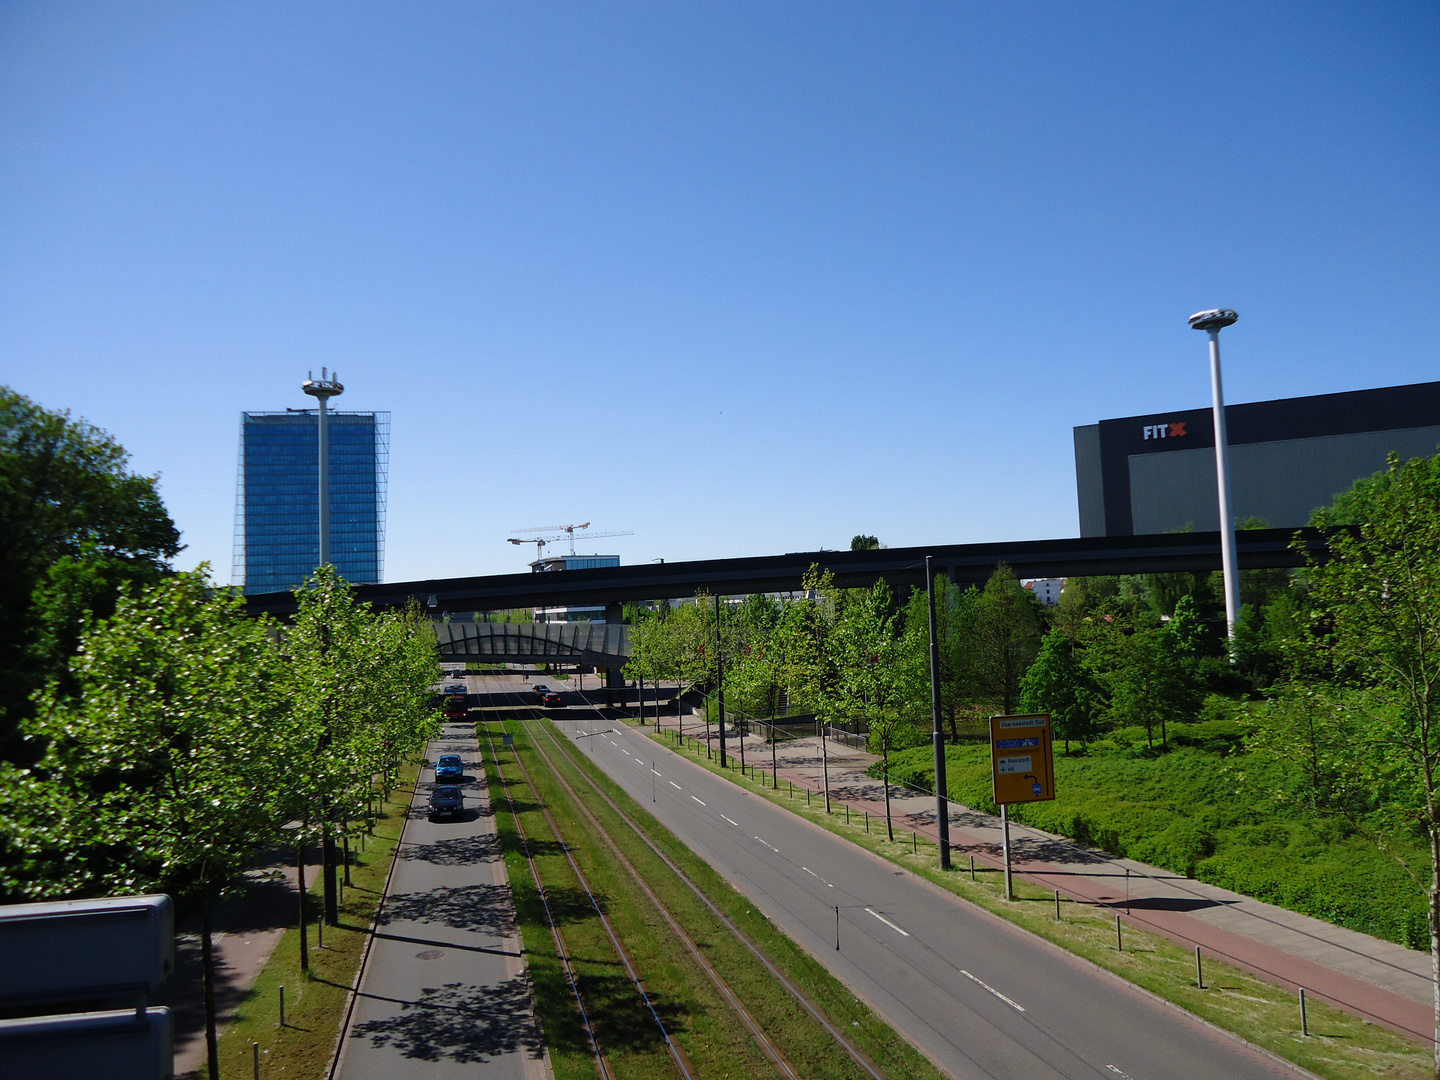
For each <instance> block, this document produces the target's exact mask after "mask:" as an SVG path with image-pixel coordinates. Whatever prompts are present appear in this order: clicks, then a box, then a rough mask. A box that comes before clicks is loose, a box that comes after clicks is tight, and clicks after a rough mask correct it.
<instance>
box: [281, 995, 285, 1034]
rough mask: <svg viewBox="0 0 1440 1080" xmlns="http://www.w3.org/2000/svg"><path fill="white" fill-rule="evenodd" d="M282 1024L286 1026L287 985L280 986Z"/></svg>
mask: <svg viewBox="0 0 1440 1080" xmlns="http://www.w3.org/2000/svg"><path fill="white" fill-rule="evenodd" d="M280 1026H281V1027H284V1026H285V987H283V986H282V987H280Z"/></svg>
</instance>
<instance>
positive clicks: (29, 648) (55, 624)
mask: <svg viewBox="0 0 1440 1080" xmlns="http://www.w3.org/2000/svg"><path fill="white" fill-rule="evenodd" d="M127 465H128V456H127V455H126V453H125V451H124V449H123V448H122V447H121V446H120V445H119V444H118V443H116V442H115V441H114V440H113V439H111V438H110V436H108V435H107V434H105V433H104V432H103V431H100V430H98V429H97V428H94V427H91V426H90V425H89V424H86V423H85V422H84V421H82V420H72V419H71V418H70V416H69V415H68V414H65V413H54V412H49V411H47V410H45V409H43V408H41V407H40V406H39V405H37V404H36V403H35V402H33V401H31V400H30V399H29V398H26V397H24V396H23V395H21V394H17V393H15V392H14V391H13V390H10V389H9V388H8V387H0V759H4V760H10V761H24V760H29V761H33V760H34V758H35V757H36V756H38V754H40V753H41V752H43V747H42V746H40V745H39V744H38V743H35V742H33V741H32V742H29V743H26V742H25V740H23V739H22V738H21V737H20V731H19V728H20V725H21V723H22V722H23V721H24V720H25V718H27V717H29V716H31V715H33V712H34V705H33V701H32V698H33V695H34V694H35V692H36V691H37V690H39V689H40V688H41V687H43V686H45V685H46V684H47V683H48V682H49V681H50V680H51V679H53V678H55V677H56V676H58V675H61V674H63V672H64V670H65V666H66V662H67V660H68V658H69V655H70V653H71V652H73V650H74V647H75V645H76V643H77V641H78V638H79V627H80V625H81V623H82V613H83V612H87V611H89V612H95V613H98V614H100V615H102V616H103V615H106V614H109V612H110V611H111V610H113V608H114V605H115V601H116V598H117V596H118V595H119V594H120V593H121V592H122V591H123V590H124V588H125V587H126V584H127V583H128V582H131V581H139V582H145V583H150V582H154V581H156V580H158V579H159V577H160V575H161V573H162V572H163V571H164V570H165V569H166V568H167V560H169V559H170V558H171V557H172V556H174V555H175V554H176V553H177V552H178V551H179V550H180V536H179V533H178V532H177V531H176V529H175V525H174V523H173V522H172V521H171V520H170V517H169V515H168V514H166V512H165V508H164V506H163V505H162V504H161V502H160V496H159V493H158V492H157V490H156V480H155V478H154V477H148V476H136V475H135V474H133V473H131V472H130V471H129V469H128V467H127Z"/></svg>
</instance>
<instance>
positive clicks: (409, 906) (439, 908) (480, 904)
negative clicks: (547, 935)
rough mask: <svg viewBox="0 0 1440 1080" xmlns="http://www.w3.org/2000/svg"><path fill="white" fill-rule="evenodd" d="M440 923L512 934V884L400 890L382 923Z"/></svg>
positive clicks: (390, 899) (389, 903) (387, 905)
mask: <svg viewBox="0 0 1440 1080" xmlns="http://www.w3.org/2000/svg"><path fill="white" fill-rule="evenodd" d="M400 922H412V923H440V924H443V925H445V926H449V927H453V928H454V929H456V930H473V931H475V932H476V933H481V934H491V935H494V936H496V937H508V936H510V935H511V934H513V933H515V915H514V913H513V909H512V904H511V899H510V887H509V886H508V885H461V886H458V887H455V888H450V887H448V886H441V887H440V888H436V889H429V890H427V891H425V892H415V893H396V894H395V895H393V896H391V897H388V898H387V899H386V901H385V908H384V910H383V911H381V913H380V919H379V923H380V925H382V926H389V925H391V924H393V923H400Z"/></svg>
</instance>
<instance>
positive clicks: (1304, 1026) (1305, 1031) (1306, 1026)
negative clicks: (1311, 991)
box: [1300, 986, 1310, 1035]
mask: <svg viewBox="0 0 1440 1080" xmlns="http://www.w3.org/2000/svg"><path fill="white" fill-rule="evenodd" d="M1300 1034H1301V1035H1309V1034H1310V1021H1309V1020H1307V1019H1306V1017H1305V987H1303V986H1302V987H1300Z"/></svg>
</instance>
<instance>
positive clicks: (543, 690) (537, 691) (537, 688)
mask: <svg viewBox="0 0 1440 1080" xmlns="http://www.w3.org/2000/svg"><path fill="white" fill-rule="evenodd" d="M530 693H532V694H534V695H535V700H536V701H544V700H545V695H546V694H548V693H550V687H548V686H546V685H545V684H544V683H536V684H535V685H534V686H532V687H531V688H530Z"/></svg>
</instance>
